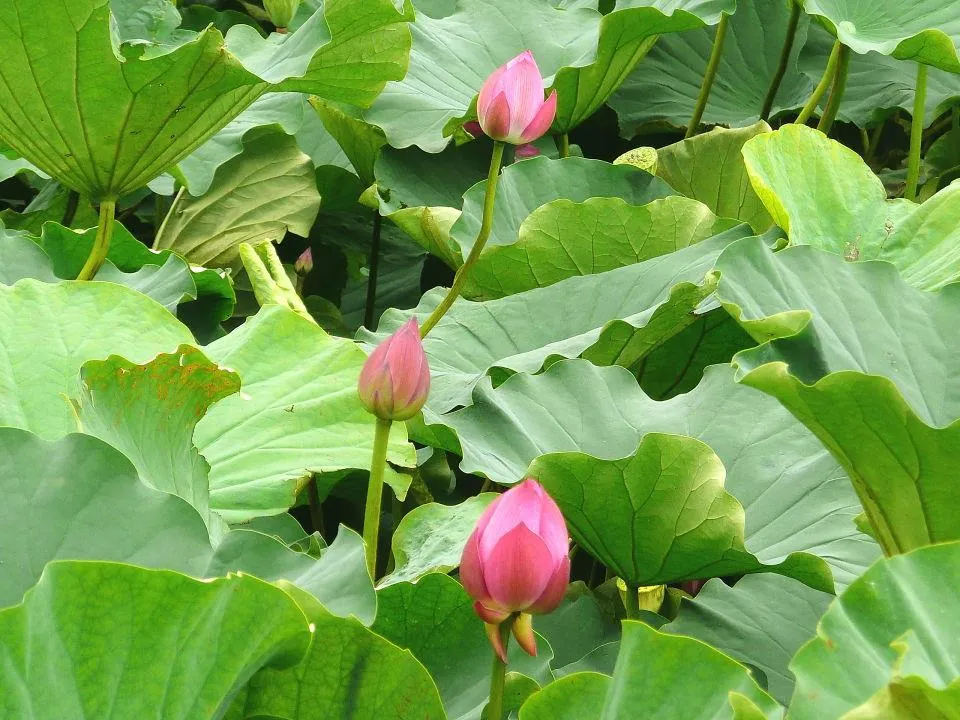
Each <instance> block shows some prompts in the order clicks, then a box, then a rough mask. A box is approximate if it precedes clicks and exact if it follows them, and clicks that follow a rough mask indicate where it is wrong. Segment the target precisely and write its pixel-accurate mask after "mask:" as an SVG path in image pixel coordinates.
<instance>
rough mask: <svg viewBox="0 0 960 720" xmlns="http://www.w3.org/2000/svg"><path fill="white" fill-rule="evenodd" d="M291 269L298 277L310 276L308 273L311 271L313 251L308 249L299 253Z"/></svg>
mask: <svg viewBox="0 0 960 720" xmlns="http://www.w3.org/2000/svg"><path fill="white" fill-rule="evenodd" d="M293 269H294V270H295V271H296V273H297V275H300V276H303V275H309V274H310V271H311V270H313V251H312V250H311V249H310V248H307V249H306V250H304V251H303V252H302V253H300V257H298V258H297V261H296V262H295V263H294V264H293Z"/></svg>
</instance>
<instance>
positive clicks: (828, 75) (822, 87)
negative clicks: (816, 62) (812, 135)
mask: <svg viewBox="0 0 960 720" xmlns="http://www.w3.org/2000/svg"><path fill="white" fill-rule="evenodd" d="M841 46H842V43H841V42H840V41H839V40H837V41H836V42H835V43H834V44H833V50H831V51H830V59H829V60H827V67H826V68H824V71H823V77H821V78H820V82H819V83H817V87H815V88H814V90H813V94H812V95H811V96H810V99H809V100H807V104H806V105H804V106H803V110H801V111H800V114H799V115H798V116H797V119H796V120H795V121H794V122H795V123H796V124H797V125H806V124H807V121H808V120H809V119H810V118H811V117H813V113H814V112H816V110H817V105H819V104H820V99H821V98H822V97H823V94H824V93H825V92H826V91H827V88H828V87H830V81H832V80H833V76H834V75H835V74H836V72H837V59H838V58H839V57H840V48H841Z"/></svg>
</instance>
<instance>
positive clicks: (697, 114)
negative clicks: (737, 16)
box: [684, 15, 730, 139]
mask: <svg viewBox="0 0 960 720" xmlns="http://www.w3.org/2000/svg"><path fill="white" fill-rule="evenodd" d="M729 21H730V16H729V15H721V16H720V22H719V23H718V24H717V34H716V36H715V37H714V38H713V51H712V52H711V53H710V61H709V62H708V63H707V71H706V72H705V73H704V74H703V84H702V85H701V86H700V95H699V96H698V97H697V106H696V107H695V108H694V110H693V117H692V118H690V123H689V124H688V125H687V134H686V135H684V139H686V138H691V137H693V136H694V135H696V134H697V128H699V127H700V120H701V119H702V118H703V111H704V110H706V108H707V100H709V99H710V90H711V89H712V88H713V80H714V78H716V77H717V70H719V69H720V58H721V56H722V55H723V41H724V39H725V38H726V37H727V23H728V22H729Z"/></svg>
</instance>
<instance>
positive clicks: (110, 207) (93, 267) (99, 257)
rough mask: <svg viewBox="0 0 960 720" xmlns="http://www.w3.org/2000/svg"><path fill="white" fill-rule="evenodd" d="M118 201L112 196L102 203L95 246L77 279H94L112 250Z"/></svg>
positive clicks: (94, 241)
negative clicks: (111, 241) (111, 242)
mask: <svg viewBox="0 0 960 720" xmlns="http://www.w3.org/2000/svg"><path fill="white" fill-rule="evenodd" d="M116 212H117V201H116V200H114V199H112V198H110V199H106V200H103V201H102V202H101V203H100V219H99V221H98V222H97V236H96V238H94V240H93V247H92V248H91V249H90V255H88V256H87V261H86V262H85V263H84V264H83V267H82V268H81V269H80V274H79V275H77V280H93V277H94V276H95V275H96V274H97V271H98V270H99V269H100V266H101V265H103V261H104V260H106V259H107V253H108V252H109V251H110V240H111V239H112V238H113V221H114V218H115V217H116Z"/></svg>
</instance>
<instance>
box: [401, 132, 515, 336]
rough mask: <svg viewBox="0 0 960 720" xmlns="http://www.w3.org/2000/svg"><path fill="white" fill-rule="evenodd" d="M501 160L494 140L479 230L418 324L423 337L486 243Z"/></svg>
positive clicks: (443, 311) (499, 147)
mask: <svg viewBox="0 0 960 720" xmlns="http://www.w3.org/2000/svg"><path fill="white" fill-rule="evenodd" d="M502 162H503V143H502V142H494V143H493V156H492V157H491V158H490V171H489V172H488V173H487V191H486V194H485V195H484V197H483V219H482V220H481V221H480V231H479V232H478V233H477V239H476V240H475V241H474V243H473V247H472V248H471V249H470V254H469V255H468V256H467V259H466V261H465V262H464V263H463V265H461V266H460V269H459V270H457V273H456V275H454V276H453V283H452V284H451V285H450V289H449V290H448V291H447V294H446V295H445V296H444V298H443V300H441V301H440V304H439V305H437V307H436V309H435V310H434V311H433V312H432V313H430V317H428V318H427V319H426V321H425V322H424V323H423V325H421V326H420V337H421V338H425V337H426V336H427V333H429V332H430V331H431V330H433V328H434V326H435V325H436V324H437V323H438V322H440V318H442V317H443V316H444V315H445V314H446V312H447V310H449V309H450V308H451V306H452V305H453V303H454V301H455V300H456V299H457V298H458V297H459V296H460V291H461V290H462V289H463V285H464V283H465V282H466V281H467V276H468V275H469V274H470V270H471V269H472V268H473V266H474V265H476V264H477V260H478V259H479V258H480V253H482V252H483V246H484V245H486V244H487V239H488V238H489V237H490V230H491V229H492V228H493V203H494V200H495V199H496V196H497V181H498V180H499V179H500V163H502Z"/></svg>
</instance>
